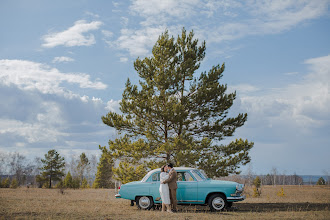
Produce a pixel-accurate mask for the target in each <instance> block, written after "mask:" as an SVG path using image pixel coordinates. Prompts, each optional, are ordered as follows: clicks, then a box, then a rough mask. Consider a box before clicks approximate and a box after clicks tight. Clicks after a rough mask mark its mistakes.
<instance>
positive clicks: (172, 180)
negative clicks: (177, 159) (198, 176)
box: [163, 163, 178, 211]
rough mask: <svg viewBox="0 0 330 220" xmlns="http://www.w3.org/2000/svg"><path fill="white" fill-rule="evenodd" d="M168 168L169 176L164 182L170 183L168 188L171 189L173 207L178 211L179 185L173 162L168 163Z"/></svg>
mask: <svg viewBox="0 0 330 220" xmlns="http://www.w3.org/2000/svg"><path fill="white" fill-rule="evenodd" d="M166 168H167V170H168V171H169V173H168V175H169V177H168V179H166V180H165V181H164V182H163V183H167V184H168V188H169V190H170V199H171V205H172V209H173V210H174V211H176V204H177V200H176V189H177V188H178V185H177V184H176V180H177V173H176V171H175V170H174V168H173V164H171V163H169V164H167V166H166Z"/></svg>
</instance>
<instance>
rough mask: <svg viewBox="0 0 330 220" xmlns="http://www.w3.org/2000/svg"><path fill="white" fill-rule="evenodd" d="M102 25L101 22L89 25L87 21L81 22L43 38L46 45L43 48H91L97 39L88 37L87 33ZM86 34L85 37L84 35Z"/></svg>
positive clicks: (91, 36) (92, 36)
mask: <svg viewBox="0 0 330 220" xmlns="http://www.w3.org/2000/svg"><path fill="white" fill-rule="evenodd" d="M101 25H102V22H100V21H93V22H90V23H87V22H86V21H85V20H79V21H76V22H75V23H74V25H73V26H72V27H70V28H69V29H67V30H65V31H62V32H57V33H50V34H47V35H45V36H43V37H42V39H43V40H44V43H43V44H42V46H43V47H46V48H53V47H56V46H60V45H63V46H66V47H73V46H90V45H93V44H95V37H94V35H93V34H89V35H86V33H87V32H90V31H93V30H97V29H99V28H100V26H101ZM84 34H85V35H84Z"/></svg>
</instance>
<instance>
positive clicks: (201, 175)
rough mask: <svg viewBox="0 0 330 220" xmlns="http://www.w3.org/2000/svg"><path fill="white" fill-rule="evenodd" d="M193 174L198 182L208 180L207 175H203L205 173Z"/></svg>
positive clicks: (195, 172) (197, 172) (197, 171)
mask: <svg viewBox="0 0 330 220" xmlns="http://www.w3.org/2000/svg"><path fill="white" fill-rule="evenodd" d="M192 172H193V174H194V176H195V177H196V179H197V180H198V181H200V180H206V179H207V177H206V175H204V174H203V173H204V172H203V173H202V172H200V171H199V170H193V171H192Z"/></svg>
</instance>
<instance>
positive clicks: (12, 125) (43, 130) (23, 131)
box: [0, 118, 68, 144]
mask: <svg viewBox="0 0 330 220" xmlns="http://www.w3.org/2000/svg"><path fill="white" fill-rule="evenodd" d="M46 125H47V123H46V124H44V123H39V122H34V123H25V122H22V121H19V120H14V119H1V118H0V135H6V136H8V135H15V136H16V137H23V138H24V139H25V140H26V141H27V142H28V143H37V142H56V141H58V138H59V137H64V136H68V134H66V133H64V132H61V131H59V130H58V129H57V128H56V127H49V126H46ZM19 143H20V142H19ZM7 144H8V143H7Z"/></svg>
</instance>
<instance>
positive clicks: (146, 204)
mask: <svg viewBox="0 0 330 220" xmlns="http://www.w3.org/2000/svg"><path fill="white" fill-rule="evenodd" d="M139 205H140V207H141V208H143V209H146V208H148V207H149V205H150V200H149V198H148V197H146V196H143V197H141V198H140V199H139Z"/></svg>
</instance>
